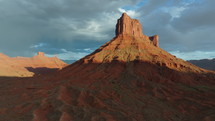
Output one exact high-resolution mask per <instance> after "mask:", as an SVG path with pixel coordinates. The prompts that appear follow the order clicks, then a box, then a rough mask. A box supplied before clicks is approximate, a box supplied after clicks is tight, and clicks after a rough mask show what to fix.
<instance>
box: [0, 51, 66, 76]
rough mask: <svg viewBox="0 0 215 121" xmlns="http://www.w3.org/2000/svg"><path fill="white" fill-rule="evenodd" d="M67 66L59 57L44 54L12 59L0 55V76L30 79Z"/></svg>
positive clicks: (39, 53)
mask: <svg viewBox="0 0 215 121" xmlns="http://www.w3.org/2000/svg"><path fill="white" fill-rule="evenodd" d="M66 65H67V64H66V63H64V62H63V61H61V60H60V59H58V58H57V57H51V58H50V57H46V56H45V55H44V53H42V52H38V55H36V56H34V57H32V58H27V57H14V58H11V57H8V56H6V55H4V54H0V76H18V77H29V76H33V75H34V74H40V73H43V72H47V71H48V70H56V69H61V68H63V67H65V66H66Z"/></svg>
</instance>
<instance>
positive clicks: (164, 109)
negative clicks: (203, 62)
mask: <svg viewBox="0 0 215 121" xmlns="http://www.w3.org/2000/svg"><path fill="white" fill-rule="evenodd" d="M137 24H138V25H139V27H138V26H137ZM132 26H133V27H132ZM118 27H120V28H121V29H120V30H122V31H119V32H116V37H115V38H113V39H112V40H111V41H110V42H108V43H106V44H104V45H103V46H102V47H100V48H99V49H97V50H96V51H95V52H93V53H92V54H90V55H88V56H86V57H84V58H82V59H81V60H79V61H77V62H75V63H74V64H72V65H69V66H67V67H65V68H63V69H62V70H60V71H58V72H54V73H52V74H50V75H47V76H36V77H33V78H1V79H0V83H1V85H0V86H1V87H0V89H1V90H0V120H1V121H215V72H213V71H207V70H204V69H201V68H199V67H197V66H194V65H192V64H190V63H188V62H186V61H183V60H181V59H178V58H176V57H175V56H173V55H171V54H169V53H167V52H166V51H164V50H162V49H161V48H159V47H158V36H154V38H153V37H148V36H146V35H143V34H141V35H140V34H139V32H140V31H141V30H140V28H141V24H140V23H139V21H138V20H133V19H131V18H130V17H129V16H127V15H126V14H123V16H122V17H121V18H120V19H119V20H118V24H117V29H116V31H117V30H119V28H118ZM126 28H129V29H131V30H135V31H130V30H126ZM136 28H137V29H136ZM136 30H138V31H137V32H138V33H137V34H136V33H135V32H136ZM124 31H126V32H124ZM151 38H153V39H151Z"/></svg>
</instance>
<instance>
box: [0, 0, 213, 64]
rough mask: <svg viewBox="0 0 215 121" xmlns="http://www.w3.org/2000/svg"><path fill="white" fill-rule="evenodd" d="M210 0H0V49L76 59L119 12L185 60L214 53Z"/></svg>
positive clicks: (104, 35) (107, 35) (106, 36)
mask: <svg viewBox="0 0 215 121" xmlns="http://www.w3.org/2000/svg"><path fill="white" fill-rule="evenodd" d="M214 5H215V0H0V13H1V14H0V53H4V54H7V55H9V56H12V57H14V56H25V57H31V56H34V55H35V54H36V53H37V52H38V51H42V52H45V53H46V55H47V56H55V55H56V56H57V57H59V58H60V59H63V60H78V59H80V58H82V57H84V56H85V55H87V54H89V53H91V52H93V51H94V50H95V49H97V48H98V47H100V46H101V45H103V44H104V43H106V42H108V41H109V40H111V39H112V38H113V37H114V36H115V25H116V22H117V19H118V18H119V17H120V16H121V14H122V13H123V12H126V13H127V14H128V15H129V16H130V17H132V18H135V19H138V20H140V22H141V23H142V26H143V31H144V34H145V35H148V36H152V35H159V43H160V47H161V48H162V49H164V50H166V51H168V52H170V53H171V54H174V55H176V56H177V57H179V58H182V59H185V60H191V59H205V58H208V59H210V58H215V47H214V45H215V39H214V38H215V34H214V33H213V32H215V7H214Z"/></svg>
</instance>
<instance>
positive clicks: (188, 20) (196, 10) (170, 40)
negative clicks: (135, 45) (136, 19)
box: [140, 0, 215, 52]
mask: <svg viewBox="0 0 215 121" xmlns="http://www.w3.org/2000/svg"><path fill="white" fill-rule="evenodd" d="M214 4H215V1H213V0H189V1H187V2H186V1H179V0H176V1H174V2H173V1H171V0H161V1H160V2H159V3H157V4H156V2H155V0H152V1H151V2H149V3H148V5H146V8H145V7H144V6H143V8H141V9H140V10H141V11H142V13H143V14H142V16H143V18H142V19H141V20H142V23H143V26H144V29H145V33H147V34H149V35H150V34H151V35H152V34H158V35H159V36H160V43H161V46H162V47H163V48H164V49H167V50H168V51H176V48H177V50H178V51H184V52H185V51H196V50H198V51H211V50H214V45H215V41H214V38H215V34H212V33H213V31H215V7H214V6H213V5H214ZM153 5H154V6H156V7H157V8H156V9H154V7H153V9H150V11H147V12H148V13H147V14H144V11H145V10H146V9H148V8H150V6H153ZM177 45H178V47H177ZM171 46H172V48H171Z"/></svg>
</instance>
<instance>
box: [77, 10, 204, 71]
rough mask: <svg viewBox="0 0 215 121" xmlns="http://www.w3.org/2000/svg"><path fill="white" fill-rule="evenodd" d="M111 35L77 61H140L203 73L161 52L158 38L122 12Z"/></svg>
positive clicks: (197, 68) (199, 69)
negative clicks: (146, 31)
mask: <svg viewBox="0 0 215 121" xmlns="http://www.w3.org/2000/svg"><path fill="white" fill-rule="evenodd" d="M115 32H116V36H115V37H114V38H113V39H112V40H111V41H109V42H107V43H105V44H104V45H103V46H101V47H100V48H99V49H97V50H96V51H94V52H93V53H92V54H90V55H88V56H86V57H84V58H83V59H81V60H80V61H79V62H83V63H85V64H86V63H111V62H113V61H119V62H132V61H141V62H147V63H153V64H156V65H160V66H165V67H168V68H171V69H174V70H178V71H184V72H188V71H189V72H204V71H205V70H204V69H201V68H199V67H196V66H194V65H192V64H190V63H188V62H186V61H184V60H182V59H179V58H176V57H175V56H174V55H171V54H169V53H168V52H166V51H164V50H163V49H161V48H160V47H159V37H158V35H154V36H147V35H144V34H143V32H142V25H141V24H140V22H139V21H138V20H136V19H131V18H130V17H129V16H128V15H127V14H126V13H123V14H122V16H121V17H120V18H119V19H118V20H117V24H116V30H115Z"/></svg>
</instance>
